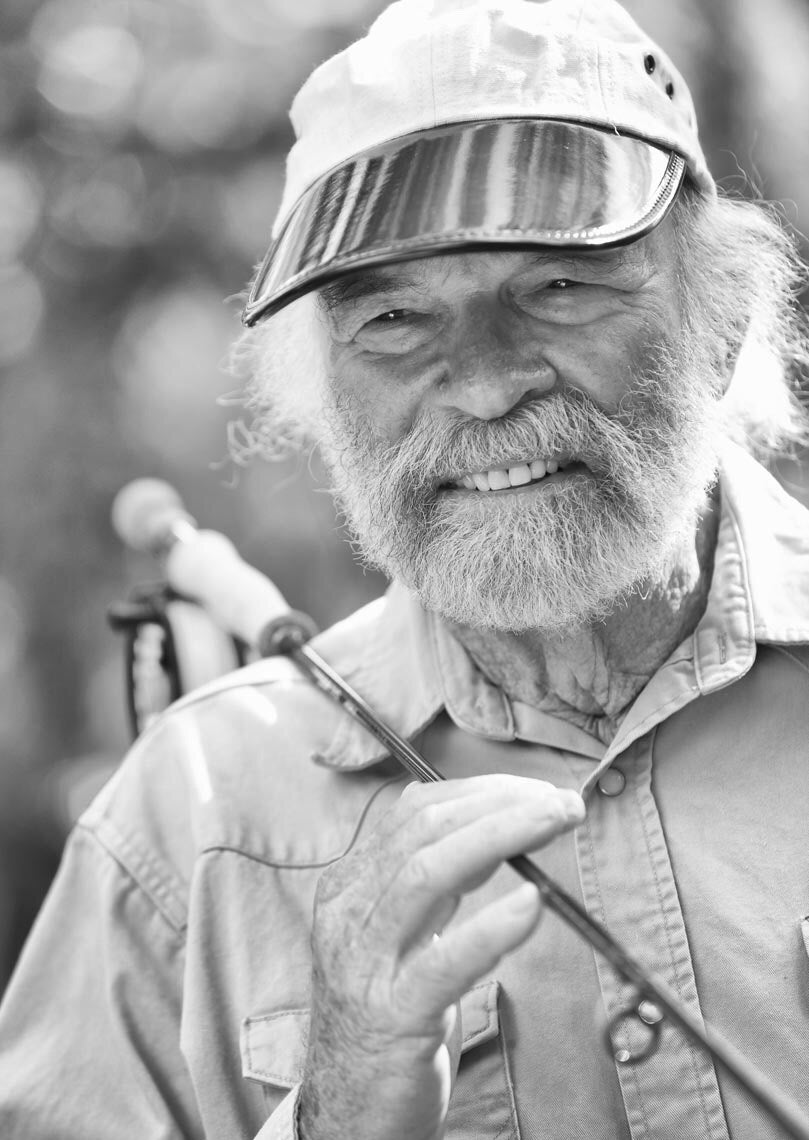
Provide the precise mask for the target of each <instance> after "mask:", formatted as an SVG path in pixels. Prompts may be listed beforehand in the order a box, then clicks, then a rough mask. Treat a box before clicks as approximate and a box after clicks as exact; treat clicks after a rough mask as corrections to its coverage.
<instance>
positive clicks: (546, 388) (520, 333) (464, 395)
mask: <svg viewBox="0 0 809 1140" xmlns="http://www.w3.org/2000/svg"><path fill="white" fill-rule="evenodd" d="M442 363H443V371H442V374H441V378H440V379H439V381H438V384H437V386H436V389H435V394H434V398H435V401H436V403H437V404H439V405H440V406H441V407H442V408H444V409H451V410H453V411H458V412H461V413H463V414H464V415H467V416H473V417H474V418H475V419H479V420H495V419H499V418H500V417H501V416H504V415H506V414H507V413H508V412H510V411H511V409H512V408H514V407H516V406H517V405H518V404H520V403H521V402H523V401H524V400H525V399H526V397H530V396H537V397H540V396H543V395H546V394H547V393H548V392H550V391H551V390H552V389H553V388H554V387H555V386H556V382H557V376H556V371H555V369H554V368H553V367H552V366H551V365H550V364H549V362H548V361H547V360H546V359H545V357H544V355H543V351H542V344H541V342H540V341H539V340H538V339H537V337H536V335H535V333H534V332H533V330H531V329H528V328H526V327H525V324H524V323H523V322H522V321H521V320H520V319H519V317H518V316H517V315H516V314H514V313H511V312H509V311H507V310H504V309H503V308H500V310H499V311H497V310H493V309H492V308H489V307H486V308H484V307H483V306H481V307H479V308H476V309H475V310H474V311H471V312H470V313H469V314H468V315H467V317H466V319H464V321H463V322H461V323H459V325H458V326H457V328H456V330H455V338H454V340H453V342H452V347H451V349H449V350H448V351H447V354H446V356H445V359H444V361H443V362H442Z"/></svg>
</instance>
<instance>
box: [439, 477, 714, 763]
mask: <svg viewBox="0 0 809 1140" xmlns="http://www.w3.org/2000/svg"><path fill="white" fill-rule="evenodd" d="M718 521H719V510H718V497H715V498H714V499H713V500H712V502H711V504H710V506H709V507H708V508H707V509H706V510H705V512H704V513H703V514H702V516H701V518H700V520H699V524H698V526H697V528H696V532H695V535H694V537H693V540H692V541H690V542H689V543H688V544H687V545H686V546H684V547H683V549H682V550H681V551H679V552H678V553H677V555H676V556H675V557H674V558H673V559H672V561H671V562H670V565H669V569H668V570H667V572H666V573H665V574H664V575H663V576H662V578H661V580H660V581H659V582H656V583H648V584H647V585H646V586H645V587H643V588H640V589H638V590H637V591H635V592H634V593H633V594H632V595H631V596H630V597H629V598H628V599H627V600H626V601H625V602H624V603H622V604H621V605H620V606H619V607H618V608H616V610H615V611H614V612H613V613H612V614H611V615H610V616H609V617H608V618H607V619H606V620H604V621H602V622H597V623H593V624H592V625H588V626H583V627H580V628H578V629H576V630H574V631H572V632H570V633H568V634H565V635H563V636H554V637H549V636H547V635H545V634H542V633H540V632H536V631H529V632H526V633H519V634H515V633H502V632H499V631H497V630H482V629H472V628H470V627H466V626H457V625H455V626H453V627H452V629H453V633H454V634H455V636H456V637H457V638H458V640H459V641H460V642H461V643H462V644H463V645H464V647H465V648H466V649H467V651H468V652H469V653H470V654H471V656H472V658H473V659H474V660H475V662H476V663H477V665H478V666H479V668H480V669H481V670H482V671H483V673H485V675H486V676H487V677H488V678H489V679H490V680H492V681H494V682H495V684H497V685H499V686H500V688H502V689H503V690H505V692H506V693H508V695H509V696H510V697H512V698H513V699H515V700H519V701H523V702H525V703H526V704H529V705H532V706H533V707H535V708H538V709H541V710H542V711H543V712H547V713H550V714H551V715H554V716H559V717H562V718H564V719H565V720H569V721H571V722H572V723H574V724H576V725H577V726H578V727H580V728H584V729H585V730H586V731H588V732H590V733H592V734H593V735H595V736H598V737H599V738H600V739H601V740H603V741H604V742H605V743H606V742H608V741H609V740H611V739H612V737H613V736H614V735H615V732H616V731H617V728H618V725H619V724H620V722H621V720H622V718H623V716H624V714H625V713H626V711H627V709H628V708H629V706H630V705H631V704H632V702H633V701H634V699H635V697H636V696H637V695H638V693H639V692H640V691H641V689H643V688H644V686H645V685H646V684H647V682H648V681H649V679H650V678H651V677H652V676H653V675H654V673H656V672H657V670H658V669H659V668H660V666H661V665H662V664H663V662H664V661H665V660H666V659H667V658H668V657H669V655H670V654H671V653H672V651H673V650H674V649H676V647H677V646H678V645H679V644H680V643H681V642H682V641H683V640H684V639H685V638H686V637H688V635H689V634H690V633H692V632H693V630H694V628H695V627H696V625H697V623H698V621H699V619H700V618H701V617H702V614H703V613H704V611H705V606H706V604H707V600H708V591H709V589H710V585H711V577H712V574H713V561H714V550H715V545H716V534H717V529H718Z"/></svg>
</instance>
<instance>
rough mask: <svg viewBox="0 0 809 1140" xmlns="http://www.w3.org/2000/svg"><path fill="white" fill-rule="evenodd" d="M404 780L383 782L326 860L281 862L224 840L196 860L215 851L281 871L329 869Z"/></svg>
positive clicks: (212, 844)
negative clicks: (388, 791) (382, 800)
mask: <svg viewBox="0 0 809 1140" xmlns="http://www.w3.org/2000/svg"><path fill="white" fill-rule="evenodd" d="M406 778H407V773H406V772H401V773H397V774H396V775H395V776H391V778H390V779H389V780H385V781H384V782H383V783H382V784H380V785H379V787H378V788H376V789H375V790H374V791H373V793H372V794H371V795H370V796H369V797H368V800H367V801H366V803H365V805H364V806H363V809H362V811H361V812H360V814H359V816H358V817H357V822H356V824H355V827H354V830H353V831H352V832H351V835H350V836H349V838H348V839H347V840H346V844H345V846H344V847H342V848H341V849H340V850H339V851H336V852H335V853H334V854H333V855H329V856H328V858H324V859H318V860H313V861H312V862H308V863H292V862H281V861H280V860H278V859H274V858H271V857H270V856H268V855H262V854H260V853H259V852H257V851H246V850H244V849H243V848H242V847H241V846H238V845H237V844H236V842H235V841H233V842H229V841H228V840H226V839H222V840H219V841H216V842H214V841H212V842H210V843H205V844H203V845H202V846H201V847H200V849H199V852H198V856H197V858H198V859H201V858H202V856H203V855H210V854H213V853H214V852H216V851H227V852H230V854H232V855H240V856H241V857H242V858H243V859H250V860H251V862H253V863H261V864H263V865H264V866H265V867H275V868H277V869H278V870H281V871H309V870H314V869H317V868H321V867H329V866H331V864H332V863H336V862H337V860H338V859H343V858H344V857H345V856H346V855H347V854H348V852H349V851H350V850H351V849H352V847H353V846H354V845H355V843H356V842H357V840H358V838H359V834H360V830H361V828H362V825H363V823H364V822H365V819H366V817H367V815H368V812H369V811H370V809H371V805H372V804H373V803H374V802H375V801H376V799H377V797H378V796H380V795H381V794H382V793H383V792H384V791H385V789H386V788H389V787H391V786H392V785H393V784H398V783H401V782H402V781H403V780H405V779H406Z"/></svg>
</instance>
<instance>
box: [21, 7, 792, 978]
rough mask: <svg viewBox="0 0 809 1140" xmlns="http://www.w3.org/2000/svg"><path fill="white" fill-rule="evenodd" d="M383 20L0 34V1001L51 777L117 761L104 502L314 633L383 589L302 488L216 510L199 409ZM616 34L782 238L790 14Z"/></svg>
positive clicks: (237, 12) (222, 391) (682, 19)
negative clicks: (243, 300)
mask: <svg viewBox="0 0 809 1140" xmlns="http://www.w3.org/2000/svg"><path fill="white" fill-rule="evenodd" d="M382 6H383V5H382V4H380V3H379V2H378V0H298V3H290V2H289V0H237V2H233V0H103V2H102V0H46V2H41V3H40V2H37V0H4V2H3V5H2V8H0V136H2V139H3V148H2V152H0V480H1V481H2V490H3V494H2V501H1V504H0V533H2V536H3V541H2V560H1V561H0V932H4V933H0V939H2V937H5V938H6V939H7V944H6V945H5V946H4V945H3V944H2V943H1V942H0V985H1V984H2V979H3V975H4V973H5V970H6V968H7V965H8V962H9V961H10V960H11V957H12V955H13V953H14V949H15V947H16V942H17V940H18V937H19V932H20V930H21V929H22V928H23V927H24V926H25V924H26V923H27V921H28V918H29V915H30V912H31V909H32V907H33V905H34V904H33V901H32V900H34V899H35V898H36V896H37V891H38V890H39V887H40V885H41V883H43V882H45V881H46V879H47V874H48V873H49V870H50V857H49V856H47V855H43V854H42V852H43V850H45V849H46V847H47V844H43V843H42V841H41V838H40V833H41V832H43V831H47V820H48V819H49V818H51V816H52V814H53V811H52V804H51V798H52V796H53V795H54V794H55V793H54V792H53V788H55V787H58V786H59V784H58V780H59V775H60V772H61V771H63V768H64V765H65V764H66V763H67V762H68V760H69V759H70V758H71V757H79V756H81V757H92V756H95V755H97V754H98V755H102V756H104V757H112V756H114V755H117V754H118V753H119V752H120V751H121V750H122V749H123V747H124V746H125V743H126V729H125V724H124V700H123V691H122V684H121V676H122V669H121V662H120V647H119V646H118V644H117V643H116V641H115V639H114V636H113V635H112V634H111V633H109V632H108V631H107V629H106V626H105V621H104V610H105V607H106V605H107V604H108V603H109V602H110V601H112V600H113V599H115V598H116V597H120V596H121V595H122V594H124V593H125V592H126V591H127V589H128V585H129V584H130V583H132V582H133V581H136V580H138V579H142V578H144V577H150V576H152V575H153V574H154V569H153V568H152V567H150V566H148V565H147V564H146V561H145V560H141V559H139V558H137V557H135V556H129V555H126V554H125V553H124V552H123V551H122V550H121V549H120V547H119V545H118V544H117V542H116V540H115V539H114V538H113V536H112V534H111V531H110V527H109V523H108V518H109V507H110V503H111V500H112V498H113V495H114V494H115V492H116V491H117V489H118V488H119V487H120V486H121V485H122V484H123V483H124V482H126V481H127V480H128V479H130V478H132V477H135V476H137V475H141V474H154V475H158V476H160V477H163V478H167V479H168V480H169V481H171V482H173V483H175V484H176V485H177V486H178V487H179V488H180V490H181V492H182V494H183V495H184V497H185V499H186V501H187V503H188V506H189V509H190V510H191V511H192V513H193V514H194V515H196V516H197V517H198V518H199V519H200V520H201V521H202V522H204V524H205V525H207V526H212V527H215V528H219V529H222V530H224V531H225V532H227V533H228V534H229V535H230V536H231V537H232V538H233V540H234V541H235V542H236V544H237V546H238V547H239V548H240V549H241V550H242V552H243V554H244V555H245V557H246V558H248V559H249V560H251V561H253V562H255V563H256V564H257V565H259V566H261V567H262V568H263V569H265V570H266V571H267V572H268V573H269V574H270V575H271V576H272V577H273V578H274V579H275V580H276V581H277V582H278V583H279V585H280V587H281V589H282V590H283V591H284V592H285V593H286V594H287V595H288V596H289V597H290V598H291V600H292V601H293V602H294V604H296V605H297V606H299V607H300V608H303V609H308V610H309V611H310V612H311V613H313V614H314V616H315V617H316V619H317V620H318V621H319V622H320V623H321V624H326V623H329V622H331V621H333V620H335V619H336V618H338V617H341V616H343V615H345V614H346V613H348V612H349V611H351V610H352V609H353V608H355V607H356V606H357V605H358V604H360V603H361V602H363V601H364V600H366V599H367V598H369V597H372V596H375V595H376V594H377V593H379V591H380V590H381V588H382V585H383V583H382V582H381V581H380V579H379V578H378V577H376V576H373V575H366V574H363V572H362V571H361V570H360V569H359V568H358V567H357V566H356V565H355V564H354V562H353V561H352V558H351V554H350V551H349V550H348V548H347V547H346V545H345V544H344V543H343V542H342V541H341V538H340V535H339V532H338V530H337V527H336V524H335V521H334V516H333V511H332V508H331V504H330V502H329V500H328V497H327V496H326V495H324V494H322V493H318V492H317V491H316V490H314V489H313V482H312V479H311V477H310V473H309V471H308V469H307V465H306V464H305V463H304V462H299V463H294V462H290V463H288V464H286V465H281V466H274V467H268V466H260V465H258V466H256V467H254V468H252V469H250V470H248V471H247V472H245V473H243V474H242V476H241V478H240V479H239V480H238V482H237V483H236V484H235V485H234V482H233V479H232V474H233V473H232V470H231V469H230V467H229V465H228V463H227V462H226V443H225V428H226V424H227V421H228V419H229V418H230V416H232V414H233V411H232V409H228V408H227V407H226V406H221V405H219V404H217V399H218V398H220V397H222V396H224V395H226V394H227V392H228V389H229V387H230V382H229V381H228V378H227V376H226V375H225V374H224V373H223V371H222V368H221V364H222V361H223V358H224V357H225V355H226V352H227V346H228V344H229V342H230V341H231V340H232V338H233V337H234V335H235V334H236V332H237V331H238V309H239V304H238V301H237V300H235V299H233V294H234V293H237V291H239V290H240V289H242V288H243V286H244V284H245V283H246V282H247V280H248V278H249V276H250V273H251V269H252V265H253V263H254V261H255V260H257V259H258V258H259V257H260V256H261V255H262V254H263V252H264V250H265V247H266V245H267V243H268V240H269V235H270V229H271V223H272V219H273V216H274V214H275V211H276V208H277V205H278V202H279V199H280V191H281V183H282V177H283V155H284V153H285V151H286V149H287V148H288V146H289V144H290V141H291V130H290V127H289V125H288V122H287V118H286V111H287V108H288V106H289V104H290V102H291V99H292V96H293V94H294V92H295V91H296V89H297V88H298V87H299V85H300V83H301V82H302V80H303V79H304V78H305V76H306V74H307V73H308V72H309V71H310V70H311V68H312V67H313V66H314V65H316V64H317V63H319V62H320V61H321V60H322V59H324V58H326V57H327V56H329V55H331V54H332V53H333V52H334V51H336V50H338V49H339V48H341V47H343V46H344V45H345V44H346V43H347V42H349V40H351V39H352V38H354V37H356V36H357V35H359V34H361V33H362V30H363V28H364V27H366V26H367V25H368V24H369V23H370V21H371V20H372V19H373V17H374V16H375V15H376V14H377V13H378V11H380V10H381V8H382ZM628 7H630V9H632V10H633V11H634V13H635V14H636V16H637V17H638V18H639V19H640V20H642V21H643V22H644V23H645V25H646V27H647V29H648V30H649V32H650V33H651V34H652V35H653V36H655V37H656V38H658V39H659V40H660V41H661V42H663V43H664V44H665V45H666V46H667V48H668V49H669V51H670V53H671V54H672V55H673V57H674V58H675V60H676V61H678V63H679V64H680V66H681V69H682V70H683V71H684V73H685V74H686V77H687V79H688V80H689V82H690V84H691V86H692V89H693V91H694V94H695V98H696V102H697V105H698V108H699V109H700V112H701V121H702V125H703V138H704V140H705V143H706V149H707V150H708V152H709V158H710V160H711V162H712V165H713V169H714V170H715V172H716V173H717V175H718V176H719V177H720V178H721V179H722V180H723V181H724V182H725V183H726V184H729V185H732V186H735V187H736V188H737V189H740V190H742V191H745V190H746V191H748V192H750V191H751V190H752V192H754V193H756V194H758V193H761V194H763V195H764V196H766V197H771V198H777V199H781V200H782V201H783V202H784V206H785V211H786V214H787V216H788V217H789V219H790V220H791V221H792V222H793V223H796V224H799V223H800V221H801V219H802V218H803V219H805V218H806V217H807V212H808V210H809V201H807V200H806V199H807V197H809V177H807V175H809V131H807V130H806V123H805V116H806V108H807V107H809V68H807V67H806V60H807V59H809V2H807V0H767V4H766V5H763V4H761V3H760V2H759V0H700V2H697V0H631V2H630V3H629V4H628ZM741 170H745V171H747V172H748V173H750V174H751V175H752V177H753V183H752V187H751V186H750V185H749V184H747V183H746V182H745V179H744V177H743V176H742V174H741V173H740V171H741ZM227 298H231V300H229V301H228V300H227ZM38 825H41V826H38ZM53 830H54V834H55V835H57V840H55V842H54V851H55V850H56V847H57V846H58V829H57V828H55V827H54V829H53ZM3 837H5V838H3ZM21 884H22V886H21ZM20 898H23V899H24V902H23V903H20V902H19V899H20Z"/></svg>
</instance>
